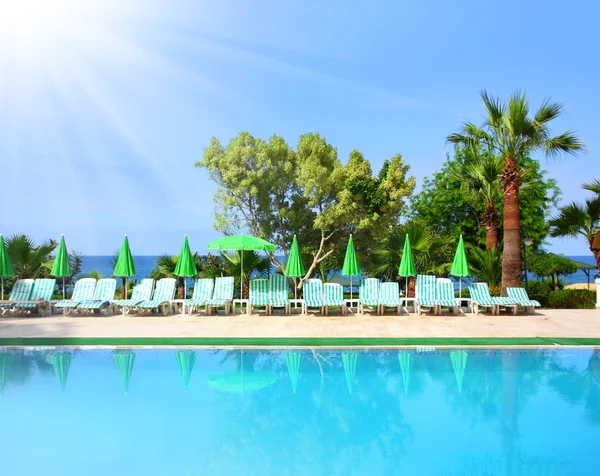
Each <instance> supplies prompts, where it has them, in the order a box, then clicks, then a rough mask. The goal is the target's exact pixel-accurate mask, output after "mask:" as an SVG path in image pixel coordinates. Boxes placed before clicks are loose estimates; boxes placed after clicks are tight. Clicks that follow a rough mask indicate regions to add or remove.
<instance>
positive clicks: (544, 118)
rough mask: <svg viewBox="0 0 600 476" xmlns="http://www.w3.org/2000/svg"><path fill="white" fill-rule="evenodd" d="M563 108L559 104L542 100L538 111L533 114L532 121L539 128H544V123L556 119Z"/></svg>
mask: <svg viewBox="0 0 600 476" xmlns="http://www.w3.org/2000/svg"><path fill="white" fill-rule="evenodd" d="M563 109H564V106H563V105H562V104H560V103H556V102H550V99H546V100H544V102H543V103H542V105H541V106H540V108H539V109H538V111H537V112H536V113H535V116H534V118H533V119H534V121H535V122H536V123H537V124H539V125H540V126H544V127H545V126H546V123H548V122H550V121H552V120H554V119H556V118H557V117H558V116H560V115H561V114H562V112H563Z"/></svg>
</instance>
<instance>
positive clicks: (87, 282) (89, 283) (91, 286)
mask: <svg viewBox="0 0 600 476" xmlns="http://www.w3.org/2000/svg"><path fill="white" fill-rule="evenodd" d="M95 289H96V280H95V279H94V278H83V279H80V280H78V281H77V282H76V283H75V289H73V297H72V298H71V299H72V300H73V301H89V300H91V299H92V298H93V297H94V290H95Z"/></svg>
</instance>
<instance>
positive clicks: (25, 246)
mask: <svg viewBox="0 0 600 476" xmlns="http://www.w3.org/2000/svg"><path fill="white" fill-rule="evenodd" d="M56 246H57V243H56V242H55V241H53V240H48V241H46V242H44V243H42V244H41V245H39V246H37V245H36V244H35V243H34V241H33V240H32V239H31V238H30V237H29V236H27V235H14V236H11V237H10V238H8V240H6V249H7V252H8V255H9V256H10V260H11V262H12V265H13V269H14V271H15V278H16V279H28V278H32V279H33V278H38V277H41V276H48V275H49V274H50V271H51V270H52V263H53V260H52V256H51V254H52V252H53V251H54V249H55V248H56Z"/></svg>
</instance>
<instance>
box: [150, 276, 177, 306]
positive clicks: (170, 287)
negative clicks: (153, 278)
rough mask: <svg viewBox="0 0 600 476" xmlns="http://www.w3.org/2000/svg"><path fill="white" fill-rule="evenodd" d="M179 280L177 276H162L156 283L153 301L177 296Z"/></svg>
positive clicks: (167, 299)
mask: <svg viewBox="0 0 600 476" xmlns="http://www.w3.org/2000/svg"><path fill="white" fill-rule="evenodd" d="M176 285H177V280H176V279H175V278H162V279H160V280H159V281H158V283H156V289H155V290H154V296H153V298H152V300H153V301H160V302H167V301H171V300H173V298H174V297H175V286H176Z"/></svg>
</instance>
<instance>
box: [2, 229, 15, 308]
mask: <svg viewBox="0 0 600 476" xmlns="http://www.w3.org/2000/svg"><path fill="white" fill-rule="evenodd" d="M14 275H15V272H14V270H13V267H12V263H11V262H10V257H9V256H8V252H7V251H6V245H5V244H4V237H3V236H2V235H0V278H1V279H2V301H4V278H10V277H11V276H14Z"/></svg>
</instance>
